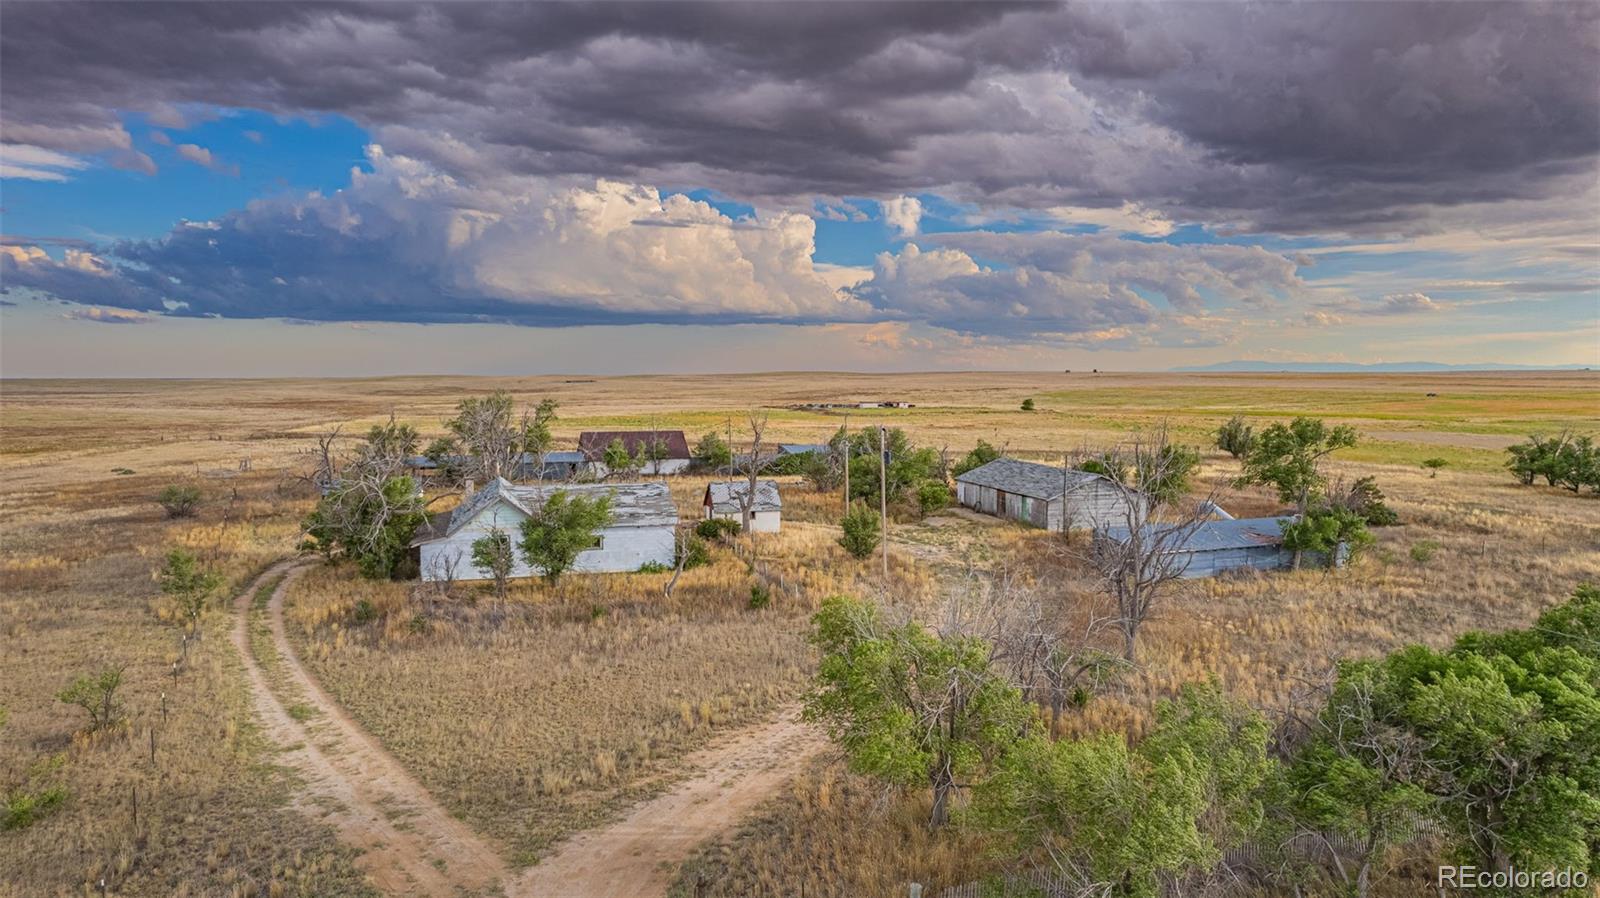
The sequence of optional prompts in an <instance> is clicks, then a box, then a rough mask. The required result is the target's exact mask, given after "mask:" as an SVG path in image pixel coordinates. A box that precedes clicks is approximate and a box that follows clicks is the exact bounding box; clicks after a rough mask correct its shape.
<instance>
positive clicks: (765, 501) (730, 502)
mask: <svg viewBox="0 0 1600 898" xmlns="http://www.w3.org/2000/svg"><path fill="white" fill-rule="evenodd" d="M749 493H750V481H748V480H725V481H713V482H712V483H708V484H706V493H705V498H704V499H703V500H701V506H702V509H703V512H704V515H705V517H706V519H707V520H710V519H711V518H722V519H724V520H729V521H738V522H739V523H740V526H741V527H742V526H743V524H744V497H745V496H747V495H749ZM750 518H751V520H750V530H752V531H753V532H755V533H777V532H778V530H779V528H781V527H782V526H783V496H782V494H781V493H780V492H779V491H778V481H776V480H758V481H756V498H755V502H753V503H752V504H751V507H750Z"/></svg>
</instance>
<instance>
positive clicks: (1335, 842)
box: [806, 586, 1600, 898]
mask: <svg viewBox="0 0 1600 898" xmlns="http://www.w3.org/2000/svg"><path fill="white" fill-rule="evenodd" d="M887 615H888V612H885V611H882V610H879V609H878V608H876V607H875V606H873V605H872V604H870V603H867V602H862V601H858V600H853V599H847V598H839V597H835V598H832V599H829V600H827V601H826V602H825V603H824V605H823V608H822V610H821V611H820V612H818V614H817V615H816V617H815V619H814V631H813V634H812V641H813V642H814V643H815V644H816V645H817V647H818V648H819V649H820V650H821V654H822V660H821V664H820V666H819V668H818V674H817V678H816V681H815V685H814V688H813V689H812V691H811V692H810V693H809V694H808V696H807V705H806V714H807V715H808V717H809V718H810V719H813V720H819V721H821V722H823V723H824V724H825V725H826V726H827V728H828V731H829V733H830V735H831V736H832V738H833V739H834V740H835V741H836V742H837V743H838V744H839V745H840V746H841V747H842V748H843V749H844V752H845V754H846V757H847V758H848V760H849V762H850V764H851V765H852V767H853V768H854V769H856V770H857V771H858V772H861V773H864V774H867V775H870V776H874V777H877V778H879V779H881V780H883V781H884V782H886V783H888V784H892V785H896V786H899V787H902V788H927V789H931V791H932V793H933V796H934V802H933V810H932V812H931V814H930V821H929V823H930V825H931V826H934V827H937V826H940V825H943V824H944V823H945V821H946V820H947V819H949V816H950V815H949V809H950V807H951V802H952V796H953V795H954V793H955V792H956V791H958V790H961V789H970V791H971V793H972V801H971V803H970V806H969V807H968V809H967V810H966V812H965V813H963V814H962V815H960V816H959V817H958V818H956V819H957V820H958V822H960V823H963V824H965V825H970V826H974V827H978V828H981V829H984V830H988V831H991V832H994V833H996V834H998V835H1000V836H1001V837H1003V838H1004V839H1005V840H1006V841H1007V842H1008V843H1009V844H1010V846H1011V848H1012V850H1013V851H1015V852H1016V853H1017V854H1019V855H1020V856H1022V857H1024V858H1028V859H1032V860H1035V861H1046V862H1048V863H1049V864H1050V866H1051V867H1052V868H1053V872H1054V873H1055V874H1056V875H1057V876H1059V877H1060V878H1061V879H1062V880H1063V881H1064V882H1066V883H1067V884H1068V885H1069V886H1071V887H1073V888H1076V889H1079V890H1080V891H1079V892H1075V893H1074V894H1093V895H1104V896H1118V898H1135V896H1139V898H1156V896H1161V895H1172V894H1199V893H1201V888H1202V887H1203V886H1204V884H1205V883H1207V882H1215V881H1217V880H1218V879H1219V877H1221V876H1222V874H1223V873H1224V872H1226V871H1225V870H1224V868H1225V866H1226V865H1225V862H1224V858H1225V854H1226V852H1228V851H1229V850H1230V849H1246V850H1247V851H1248V853H1250V854H1251V855H1252V856H1254V857H1255V858H1257V859H1258V863H1254V864H1252V865H1251V870H1250V871H1248V872H1247V871H1240V870H1235V871H1232V872H1228V873H1227V875H1229V876H1252V877H1257V878H1258V879H1260V880H1261V881H1260V882H1258V885H1261V886H1264V887H1265V888H1267V889H1268V890H1269V892H1270V893H1274V894H1291V893H1293V894H1305V893H1306V890H1307V889H1311V890H1312V891H1314V892H1317V893H1323V892H1324V891H1325V890H1326V889H1329V888H1331V889H1332V890H1334V891H1338V892H1344V893H1348V894H1352V895H1356V896H1359V898H1366V896H1368V895H1370V894H1372V893H1373V891H1374V889H1375V887H1376V884H1377V883H1378V882H1379V881H1380V880H1382V879H1383V878H1384V877H1386V876H1388V875H1390V874H1391V873H1392V872H1393V871H1392V870H1391V869H1390V865H1389V864H1388V863H1387V860H1388V858H1389V857H1390V856H1391V852H1392V851H1393V850H1394V849H1400V848H1406V847H1413V848H1414V849H1415V850H1416V851H1426V852H1441V851H1442V854H1439V860H1441V861H1450V862H1455V863H1460V864H1471V865H1475V866H1478V867H1479V868H1480V869H1483V870H1486V871H1491V872H1504V871H1508V870H1511V869H1518V870H1561V869H1572V870H1575V871H1584V872H1586V873H1587V874H1588V875H1589V876H1591V877H1597V876H1600V589H1595V588H1594V587H1588V586H1586V587H1582V588H1580V589H1578V590H1577V591H1576V592H1575V593H1574V594H1573V596H1572V597H1571V598H1570V599H1569V600H1568V601H1567V602H1565V603H1564V604H1562V605H1559V606H1557V607H1556V608H1554V609H1552V610H1550V611H1548V612H1546V613H1545V614H1543V615H1542V616H1540V617H1539V618H1538V620H1537V621H1536V623H1535V624H1534V625H1533V626H1531V627H1528V628H1526V629H1519V630H1509V631H1505V632H1500V633H1494V634H1488V633H1470V634H1467V635H1465V636H1462V637H1461V638H1460V639H1458V640H1457V641H1456V643H1455V644H1454V645H1453V646H1452V647H1451V648H1449V649H1448V650H1445V651H1437V650H1434V649H1430V648H1427V647H1424V646H1410V647H1407V648H1404V649H1401V650H1398V651H1396V652H1394V653H1392V654H1390V655H1388V656H1387V657H1384V658H1381V659H1376V660H1362V661H1349V662H1345V663H1344V664H1342V665H1340V666H1339V667H1338V669H1337V671H1336V674H1335V676H1333V677H1332V678H1330V679H1329V680H1328V681H1327V682H1326V683H1325V684H1323V685H1321V686H1319V687H1317V688H1316V689H1315V690H1313V692H1312V693H1311V700H1310V704H1309V706H1308V708H1307V710H1306V711H1304V712H1302V713H1292V712H1291V713H1288V714H1286V715H1285V716H1284V719H1283V722H1282V723H1281V724H1279V725H1278V726H1277V727H1276V728H1273V727H1271V726H1269V724H1268V722H1267V721H1266V720H1265V719H1264V718H1263V717H1262V716H1261V715H1260V714H1259V713H1257V712H1256V711H1253V710H1251V709H1249V708H1247V707H1245V706H1243V705H1241V704H1239V703H1237V702H1235V701H1232V700H1230V699H1229V698H1228V697H1227V696H1225V695H1224V694H1223V693H1222V692H1221V691H1220V690H1219V689H1218V688H1217V687H1216V686H1215V685H1190V686H1186V687H1184V688H1183V689H1182V691H1181V692H1180V694H1179V695H1178V696H1177V697H1176V698H1174V699H1172V700H1170V701H1164V702H1162V703H1160V704H1158V706H1157V708H1156V711H1155V722H1154V725H1153V726H1152V727H1151V728H1150V729H1149V731H1148V732H1147V733H1146V734H1145V736H1144V737H1143V738H1142V739H1140V740H1138V741H1137V742H1131V741H1130V740H1129V739H1127V738H1126V737H1125V736H1123V735H1122V734H1121V733H1108V734H1101V735H1095V736H1086V737H1074V738H1063V739H1055V738H1052V737H1051V736H1050V735H1049V734H1047V732H1046V731H1045V730H1044V729H1043V728H1042V727H1041V726H1040V725H1039V717H1038V712H1037V708H1036V705H1035V702H1037V701H1038V695H1037V694H1034V693H1027V692H1024V690H1023V688H1022V686H1021V685H1020V684H1019V682H1018V681H1016V680H1015V679H1013V673H1014V671H1015V670H1017V669H1018V668H1017V667H1016V665H1015V664H1014V663H1013V661H1014V660H1015V658H1016V657H1018V656H1017V655H1016V654H1015V653H1014V651H1013V649H1012V648H1008V644H1010V643H1008V639H1006V638H996V639H992V640H991V639H984V638H978V637H975V636H972V635H969V634H966V633H963V632H962V631H961V630H960V629H959V628H956V629H952V630H950V631H948V632H934V631H930V630H928V629H927V628H925V627H923V626H922V625H920V624H917V623H915V622H914V621H905V622H893V621H891V620H889V619H888V618H887ZM1024 642H1026V640H1024ZM1538 894H1552V895H1553V894H1572V895H1577V894H1579V893H1578V892H1571V893H1562V892H1559V890H1540V891H1538Z"/></svg>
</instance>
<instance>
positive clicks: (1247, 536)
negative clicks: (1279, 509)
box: [1102, 518, 1290, 552]
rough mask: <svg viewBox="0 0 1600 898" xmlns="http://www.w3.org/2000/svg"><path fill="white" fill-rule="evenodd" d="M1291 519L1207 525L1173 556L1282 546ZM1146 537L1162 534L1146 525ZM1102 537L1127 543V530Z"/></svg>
mask: <svg viewBox="0 0 1600 898" xmlns="http://www.w3.org/2000/svg"><path fill="white" fill-rule="evenodd" d="M1286 520H1290V518H1240V519H1238V520H1232V521H1207V522H1206V523H1204V524H1201V525H1200V526H1199V527H1198V528H1196V529H1195V531H1194V532H1193V533H1191V534H1190V535H1189V538H1188V539H1187V540H1186V541H1184V542H1183V543H1182V544H1181V545H1175V546H1173V547H1172V548H1171V551H1173V552H1221V551H1224V550H1227V549H1252V548H1255V547H1257V546H1278V545H1282V544H1283V522H1284V521H1286ZM1143 529H1144V531H1145V532H1146V533H1150V532H1159V528H1158V525H1146V526H1145V527H1144V528H1143ZM1102 535H1103V536H1104V537H1105V538H1107V539H1111V540H1115V541H1116V542H1119V543H1120V542H1126V541H1127V539H1128V528H1127V527H1108V528H1106V530H1105V531H1104V532H1103V533H1102Z"/></svg>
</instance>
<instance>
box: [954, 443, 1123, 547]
mask: <svg viewBox="0 0 1600 898" xmlns="http://www.w3.org/2000/svg"><path fill="white" fill-rule="evenodd" d="M956 501H957V502H960V503H961V504H962V505H965V506H966V507H968V508H971V509H973V510H974V511H981V512H983V513H984V514H992V515H995V516H996V517H1002V518H1011V519H1013V520H1018V521H1022V522H1024V523H1027V524H1032V525H1034V526H1035V527H1043V528H1045V529H1047V530H1061V529H1062V522H1063V521H1065V522H1066V524H1067V527H1068V529H1077V528H1083V527H1089V528H1095V529H1100V528H1104V527H1110V526H1113V525H1115V524H1119V523H1120V524H1126V522H1127V520H1128V508H1129V506H1128V502H1129V499H1128V493H1127V491H1125V490H1123V489H1121V488H1119V487H1118V486H1117V485H1116V484H1114V483H1112V482H1111V481H1109V480H1107V479H1106V478H1104V477H1102V476H1100V475H1099V474H1091V473H1089V472H1088V471H1072V470H1064V469H1062V468H1054V467H1051V466H1050V465H1041V464H1039V463H1037V462H1031V461H1021V460H1019V459H1015V458H997V459H995V460H994V461H992V462H989V463H988V464H986V465H981V466H979V467H976V468H973V469H972V470H970V471H968V472H966V473H965V474H960V475H957V477H956ZM1139 501H1142V499H1141V500H1139Z"/></svg>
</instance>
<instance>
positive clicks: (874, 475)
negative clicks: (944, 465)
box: [849, 427, 941, 503]
mask: <svg viewBox="0 0 1600 898" xmlns="http://www.w3.org/2000/svg"><path fill="white" fill-rule="evenodd" d="M885 445H886V447H887V449H888V452H889V461H888V465H887V468H888V493H889V496H888V498H889V501H890V502H899V501H901V500H903V499H905V498H907V494H908V493H909V492H910V491H911V489H912V487H914V486H915V485H916V484H919V483H921V482H923V481H924V480H939V479H941V477H940V475H939V453H938V452H937V451H935V450H933V449H930V448H926V447H924V448H920V449H919V448H917V447H915V446H913V445H911V439H910V438H909V437H908V436H906V432H905V431H904V430H901V429H900V428H898V427H893V428H890V429H889V430H888V432H887V438H886V440H885ZM849 453H850V498H852V499H862V500H865V501H867V502H873V503H875V502H877V501H878V482H879V477H878V429H877V428H876V427H869V428H865V429H863V430H860V431H857V432H856V433H854V434H852V435H851V436H850V440H849Z"/></svg>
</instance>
